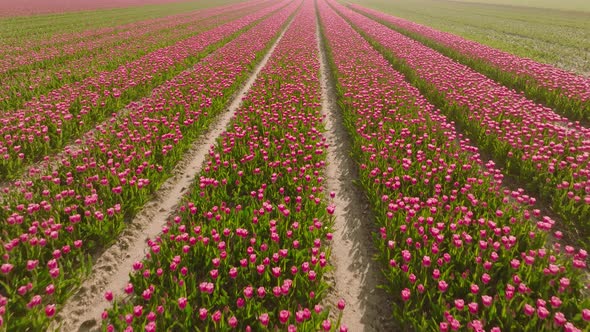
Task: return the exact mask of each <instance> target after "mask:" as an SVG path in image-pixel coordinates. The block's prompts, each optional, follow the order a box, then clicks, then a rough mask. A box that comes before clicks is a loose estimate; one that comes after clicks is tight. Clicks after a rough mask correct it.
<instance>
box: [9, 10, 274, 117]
mask: <svg viewBox="0 0 590 332" xmlns="http://www.w3.org/2000/svg"><path fill="white" fill-rule="evenodd" d="M263 7H265V5H264V4H263V3H250V2H247V3H245V4H244V5H239V6H238V5H234V6H231V7H226V8H215V9H210V10H204V11H199V12H197V13H196V14H193V15H191V16H187V17H180V18H179V17H176V16H173V17H170V18H168V19H167V20H165V21H161V22H159V23H158V24H151V25H149V26H145V25H140V24H137V26H136V27H134V28H133V29H121V30H117V32H118V33H117V34H112V35H111V34H107V36H105V37H103V38H97V39H94V40H93V39H92V38H86V39H83V40H80V41H78V42H77V43H74V44H68V45H66V46H56V47H54V48H52V49H47V48H43V49H41V50H39V51H38V52H39V53H40V54H42V55H43V57H38V56H36V55H34V54H32V52H27V54H30V57H31V59H24V58H23V57H22V56H17V59H18V60H19V62H23V61H29V60H35V61H36V62H34V63H32V64H29V65H23V66H20V67H18V69H17V70H10V71H8V72H4V73H3V74H1V75H0V81H2V87H1V89H2V91H0V107H1V109H3V110H6V111H9V110H15V109H18V108H21V107H23V106H24V104H25V103H26V102H27V101H29V100H30V99H31V98H33V97H38V96H40V95H42V94H45V93H47V92H50V91H51V90H53V89H57V88H59V87H60V86H63V85H65V84H71V83H74V82H76V81H80V80H83V79H85V78H87V77H91V76H94V75H96V74H97V73H99V72H102V71H107V70H113V69H116V68H117V67H119V66H120V65H123V64H125V63H127V62H131V61H133V60H136V59H138V58H139V57H141V56H143V55H145V54H148V53H150V52H153V51H155V50H157V49H160V48H163V47H166V46H170V45H174V44H175V43H178V42H180V41H182V40H185V39H188V38H190V37H192V36H194V35H195V34H198V33H202V32H204V31H206V30H208V29H211V28H213V27H215V26H218V25H220V24H221V23H223V22H230V21H233V20H235V19H237V18H239V17H242V16H245V15H246V14H250V13H252V12H254V11H256V10H260V9H262V8H263ZM14 57H15V56H9V57H7V58H6V59H5V60H4V61H5V62H6V61H8V60H9V59H10V58H14ZM1 67H2V64H0V68H1ZM5 69H6V68H5ZM0 71H2V70H0Z"/></svg>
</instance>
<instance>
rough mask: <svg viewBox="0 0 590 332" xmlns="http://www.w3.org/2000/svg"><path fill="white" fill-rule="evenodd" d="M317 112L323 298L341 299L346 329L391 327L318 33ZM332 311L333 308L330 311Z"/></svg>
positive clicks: (365, 207)
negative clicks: (326, 204) (326, 258)
mask: <svg viewBox="0 0 590 332" xmlns="http://www.w3.org/2000/svg"><path fill="white" fill-rule="evenodd" d="M317 28H318V31H319V22H317ZM318 47H319V49H320V77H321V89H322V113H323V115H324V116H325V123H326V129H327V132H326V138H327V140H328V144H329V147H328V150H327V153H328V166H327V169H326V190H327V191H328V192H332V191H333V192H335V193H336V197H335V198H334V204H335V206H336V210H335V212H334V217H335V220H334V234H333V236H334V237H333V240H332V241H331V245H332V252H331V264H332V265H333V266H334V271H333V272H332V273H331V276H329V278H330V279H331V284H332V289H331V292H330V294H329V296H328V299H327V302H328V303H329V304H331V305H332V306H333V307H334V308H335V307H336V305H335V304H336V303H337V302H338V301H339V300H340V299H344V300H345V302H346V308H345V309H344V312H343V316H342V323H343V324H345V325H346V326H347V327H348V330H349V331H355V332H356V331H359V332H360V331H395V330H397V328H396V326H395V325H394V324H393V322H392V320H391V305H392V304H391V301H390V297H389V296H388V295H387V294H386V293H385V292H384V291H383V290H381V289H378V288H377V286H378V285H380V284H384V283H385V279H384V277H383V275H382V274H381V267H380V266H379V263H378V262H376V261H375V260H374V259H373V257H374V256H375V247H374V246H373V233H375V232H376V231H377V229H376V225H375V222H374V216H373V214H372V213H371V211H370V207H369V202H368V200H367V198H366V196H365V195H364V194H363V193H362V190H361V189H360V188H359V187H357V186H356V185H355V184H354V183H353V181H354V180H355V179H358V169H357V165H355V162H354V160H353V159H352V158H351V156H350V153H351V151H352V150H351V144H350V138H349V136H348V133H347V132H346V129H345V127H344V124H343V121H342V117H341V115H340V113H339V111H340V110H339V108H338V104H337V102H336V100H337V97H336V91H335V86H334V81H333V77H331V75H330V74H329V71H330V69H329V65H328V60H327V54H326V51H325V49H324V45H323V43H322V41H321V38H320V37H319V33H318ZM332 311H334V312H336V311H337V310H332Z"/></svg>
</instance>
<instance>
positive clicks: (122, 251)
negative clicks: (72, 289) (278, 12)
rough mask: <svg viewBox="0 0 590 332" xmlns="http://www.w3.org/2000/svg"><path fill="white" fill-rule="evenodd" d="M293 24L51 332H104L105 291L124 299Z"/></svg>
mask: <svg viewBox="0 0 590 332" xmlns="http://www.w3.org/2000/svg"><path fill="white" fill-rule="evenodd" d="M290 24H291V21H290V22H289V23H288V24H287V25H286V27H285V29H284V30H283V31H282V32H281V34H280V35H279V37H278V38H277V40H276V41H275V42H274V44H273V45H272V46H271V48H270V49H269V51H268V52H267V54H266V55H265V56H264V58H263V59H262V60H261V62H260V63H259V64H258V65H257V66H256V68H255V69H254V71H253V73H252V75H251V76H250V78H249V79H248V80H247V81H246V83H245V84H244V85H243V87H242V88H241V90H240V91H239V92H238V93H237V94H236V96H235V97H234V98H233V101H232V103H231V104H230V105H229V107H228V109H227V110H226V112H225V113H223V114H221V115H220V116H219V118H218V119H216V120H215V121H214V122H213V123H212V124H211V126H210V127H209V129H208V130H207V131H206V132H205V133H203V135H202V136H201V138H200V139H199V140H197V141H196V142H195V143H194V144H193V145H192V147H191V149H190V150H189V151H188V152H187V153H186V155H185V156H184V157H183V159H182V161H180V162H179V163H178V164H177V166H176V167H175V169H174V170H173V176H172V177H170V178H169V179H168V180H167V181H166V182H165V183H164V184H163V185H162V186H161V188H160V189H159V190H158V191H157V192H156V193H155V194H154V197H153V199H152V200H150V201H149V202H148V203H147V204H146V205H145V206H144V208H143V209H142V210H141V211H140V212H139V213H138V214H137V216H136V217H135V218H134V219H133V221H132V222H131V223H130V224H129V225H128V226H127V228H126V229H125V231H123V233H122V234H121V235H120V237H119V238H118V239H117V241H116V242H115V244H114V245H112V246H111V247H110V248H108V249H107V250H106V251H105V252H104V253H103V254H102V255H101V256H100V257H99V258H98V259H97V261H96V262H95V264H94V265H93V267H92V272H91V274H90V276H89V277H88V279H87V280H86V281H84V282H83V283H82V285H81V287H80V289H79V290H78V291H77V292H76V293H75V294H74V295H73V296H71V297H70V298H69V299H68V301H67V302H66V303H65V304H64V306H63V307H62V309H61V310H60V312H59V314H58V320H59V324H60V325H59V326H58V325H57V324H53V325H52V326H50V328H49V331H55V330H60V331H96V330H99V329H100V319H101V314H102V312H103V311H104V310H105V309H106V308H108V306H109V303H108V302H107V301H106V300H105V299H104V292H105V291H106V290H111V291H112V292H113V294H114V295H115V296H123V295H124V290H123V288H124V287H125V285H127V283H128V282H129V273H131V272H132V267H133V262H135V261H140V260H142V259H143V257H144V256H145V254H146V253H147V252H148V250H149V246H148V245H147V241H146V240H147V239H150V238H155V237H156V236H157V235H158V234H160V233H161V230H162V226H164V225H165V224H166V221H167V220H169V218H170V217H171V216H172V214H173V213H174V211H175V209H176V208H177V206H178V204H179V203H181V201H182V196H183V194H185V192H188V191H187V189H189V188H190V187H191V185H192V184H193V182H194V180H195V176H196V175H197V174H198V173H199V172H200V171H201V168H202V166H203V163H204V161H205V159H206V157H207V155H208V152H209V148H210V147H211V146H212V145H214V144H215V141H216V139H217V138H218V137H219V136H220V135H221V134H222V133H223V132H224V130H225V128H226V127H227V125H228V124H229V122H230V120H231V118H232V117H233V116H234V114H235V112H236V111H237V110H238V108H239V107H240V106H241V104H242V99H243V98H244V97H245V96H246V94H247V92H248V90H250V87H251V86H252V84H253V83H254V81H255V80H256V78H257V76H258V73H259V72H260V70H261V69H262V68H263V67H264V66H265V64H266V63H267V62H268V59H269V58H270V56H271V54H272V53H273V51H274V49H275V47H276V45H277V44H278V42H279V41H280V40H281V39H282V37H283V35H284V33H285V31H286V30H287V29H288V27H289V25H290Z"/></svg>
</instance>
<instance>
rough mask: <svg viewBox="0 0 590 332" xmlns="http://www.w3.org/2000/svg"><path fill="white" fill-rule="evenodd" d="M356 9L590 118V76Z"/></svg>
mask: <svg viewBox="0 0 590 332" xmlns="http://www.w3.org/2000/svg"><path fill="white" fill-rule="evenodd" d="M351 8H352V9H354V10H356V11H358V12H360V13H362V14H364V15H367V16H369V17H371V18H373V19H376V20H377V21H379V22H380V23H383V24H385V25H387V26H388V27H390V28H392V29H394V30H396V31H398V32H400V33H402V34H404V35H406V36H408V37H410V38H413V39H415V40H417V41H419V42H421V43H423V44H424V45H426V46H429V47H432V48H434V49H435V50H437V51H439V52H441V53H442V54H444V55H446V56H449V57H451V58H453V59H454V60H457V61H459V62H461V63H463V64H465V65H467V66H469V67H471V68H473V69H474V70H477V71H479V72H481V73H483V74H485V75H487V76H488V77H490V78H492V79H494V80H497V81H498V82H500V83H502V84H504V85H506V86H508V87H511V88H514V89H517V90H520V91H523V92H524V93H525V94H526V95H527V97H529V98H531V99H533V100H538V101H539V102H542V103H544V104H546V105H547V106H549V107H552V108H554V109H555V110H556V111H557V112H560V113H562V114H563V115H564V116H566V117H568V118H569V119H572V120H574V121H575V120H583V121H585V122H588V121H590V78H588V77H584V76H581V75H576V74H574V73H571V72H568V71H565V70H562V69H559V68H556V67H554V66H551V65H549V64H544V63H539V62H536V61H533V60H531V59H527V58H521V57H518V56H516V55H513V54H510V53H507V52H503V51H500V50H497V49H494V48H492V47H489V46H486V45H482V44H479V43H477V42H475V41H471V40H467V39H464V38H462V37H459V36H457V35H454V34H451V33H447V32H442V31H438V30H436V29H433V28H430V27H427V26H424V25H420V24H417V23H414V22H411V21H407V20H404V19H401V18H397V17H394V16H390V15H387V14H384V13H380V12H378V11H376V10H372V9H368V8H364V7H361V6H358V5H353V6H351Z"/></svg>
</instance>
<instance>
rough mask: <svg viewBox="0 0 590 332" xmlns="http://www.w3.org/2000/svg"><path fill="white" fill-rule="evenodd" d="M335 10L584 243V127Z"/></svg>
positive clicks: (589, 241)
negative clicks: (543, 202) (546, 205)
mask: <svg viewBox="0 0 590 332" xmlns="http://www.w3.org/2000/svg"><path fill="white" fill-rule="evenodd" d="M338 10H339V12H340V13H341V14H342V15H344V17H345V18H346V19H347V20H349V22H351V23H352V24H353V26H355V29H357V30H358V31H359V32H360V33H361V34H362V35H364V36H365V37H366V38H367V39H368V40H369V41H370V42H371V43H372V44H373V45H374V46H375V47H376V48H377V49H379V50H380V51H381V52H382V53H383V54H384V55H385V56H386V57H387V58H388V59H389V60H390V62H391V63H392V64H393V65H394V67H395V68H396V69H398V70H400V71H401V72H403V73H404V74H405V75H406V76H407V78H408V79H409V80H410V81H411V82H412V84H414V85H415V86H417V87H418V88H419V89H420V90H421V91H422V93H423V94H424V95H425V96H427V97H428V98H429V100H430V101H432V102H433V103H434V104H435V105H437V106H438V107H440V108H441V110H443V111H444V112H445V113H446V114H447V115H448V116H449V117H450V118H452V119H453V120H454V121H456V122H457V123H458V125H460V126H461V127H462V128H463V129H464V131H465V132H466V133H467V134H469V135H470V137H471V138H472V139H474V140H475V142H476V143H477V144H478V145H479V147H480V148H482V150H483V151H484V152H486V153H488V154H490V155H491V156H492V157H493V158H494V160H495V161H497V162H498V163H500V165H501V166H502V167H504V169H505V171H506V172H507V173H508V174H509V175H511V176H512V177H514V178H515V179H516V180H518V181H519V182H520V183H522V184H524V185H526V189H528V190H529V191H531V192H533V193H535V195H537V196H539V197H540V198H541V199H542V200H544V201H548V202H550V203H549V205H551V206H552V209H553V210H554V212H555V213H556V214H558V215H559V216H560V217H561V218H563V220H564V222H565V224H564V225H562V226H560V227H562V228H565V227H575V228H576V230H577V231H578V232H579V237H580V239H579V240H580V242H581V243H583V244H584V245H585V246H588V245H590V181H589V180H590V154H588V151H590V129H588V128H585V127H583V126H581V125H579V124H577V123H572V122H568V120H567V119H566V118H563V117H561V116H560V115H558V114H556V113H555V112H553V111H552V110H551V109H549V108H546V107H542V106H540V105H538V104H535V103H534V102H532V101H530V100H528V99H526V98H525V97H524V96H523V95H521V94H518V93H516V92H514V91H513V90H509V89H508V88H506V87H504V86H502V85H500V84H498V83H496V82H494V81H492V80H491V79H489V78H487V77H485V76H483V75H482V74H479V73H477V72H475V71H473V70H472V69H471V68H469V67H467V66H465V65H461V64H458V63H457V62H455V61H453V60H452V59H450V58H447V57H445V56H443V55H442V54H440V53H438V52H436V51H434V50H432V49H430V48H428V47H426V46H424V45H422V44H420V43H419V42H416V41H414V40H412V39H410V38H408V37H406V36H404V35H402V34H399V33H397V32H395V31H393V30H391V29H389V28H387V27H386V26H384V25H382V24H380V23H378V22H375V21H373V20H371V19H369V18H367V17H366V16H363V15H361V14H359V13H357V12H355V11H353V10H351V9H349V8H344V7H338Z"/></svg>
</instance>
